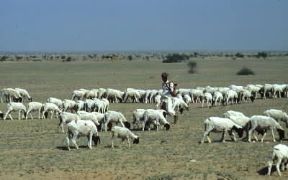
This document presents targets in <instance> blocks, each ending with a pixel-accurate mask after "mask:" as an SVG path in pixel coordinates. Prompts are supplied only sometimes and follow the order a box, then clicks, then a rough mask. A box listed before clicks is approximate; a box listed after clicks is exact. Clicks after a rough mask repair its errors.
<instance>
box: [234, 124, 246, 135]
mask: <svg viewBox="0 0 288 180" xmlns="http://www.w3.org/2000/svg"><path fill="white" fill-rule="evenodd" d="M233 130H234V131H236V132H237V134H238V136H239V137H240V138H242V137H243V132H244V129H243V128H238V127H236V126H234V127H233Z"/></svg>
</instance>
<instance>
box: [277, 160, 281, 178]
mask: <svg viewBox="0 0 288 180" xmlns="http://www.w3.org/2000/svg"><path fill="white" fill-rule="evenodd" d="M281 161H282V158H278V161H277V163H276V169H277V172H278V174H279V176H281V172H280V164H281Z"/></svg>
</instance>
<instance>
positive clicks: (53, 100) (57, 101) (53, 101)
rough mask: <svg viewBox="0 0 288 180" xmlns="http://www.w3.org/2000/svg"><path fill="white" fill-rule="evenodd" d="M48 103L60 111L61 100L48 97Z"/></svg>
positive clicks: (61, 106)
mask: <svg viewBox="0 0 288 180" xmlns="http://www.w3.org/2000/svg"><path fill="white" fill-rule="evenodd" d="M47 102H48V103H53V104H56V105H57V106H58V107H59V108H60V109H62V108H63V101H62V100H61V99H58V98H55V97H49V98H48V99H47Z"/></svg>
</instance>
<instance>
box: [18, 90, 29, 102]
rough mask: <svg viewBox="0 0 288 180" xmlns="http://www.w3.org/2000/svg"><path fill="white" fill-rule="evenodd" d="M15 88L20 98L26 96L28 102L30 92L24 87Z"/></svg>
mask: <svg viewBox="0 0 288 180" xmlns="http://www.w3.org/2000/svg"><path fill="white" fill-rule="evenodd" d="M15 90H16V91H17V92H18V93H19V94H20V95H21V97H22V100H24V99H25V98H26V99H27V100H28V101H30V102H31V101H32V97H31V96H30V94H29V93H28V91H27V90H26V89H22V88H15Z"/></svg>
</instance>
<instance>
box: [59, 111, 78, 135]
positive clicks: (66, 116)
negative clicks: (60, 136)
mask: <svg viewBox="0 0 288 180" xmlns="http://www.w3.org/2000/svg"><path fill="white" fill-rule="evenodd" d="M80 119H81V118H80V116H79V115H78V114H73V113H70V112H61V113H59V127H60V128H61V131H62V132H63V133H64V132H65V130H64V125H65V124H67V123H69V122H70V121H76V122H77V121H78V120H80Z"/></svg>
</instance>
